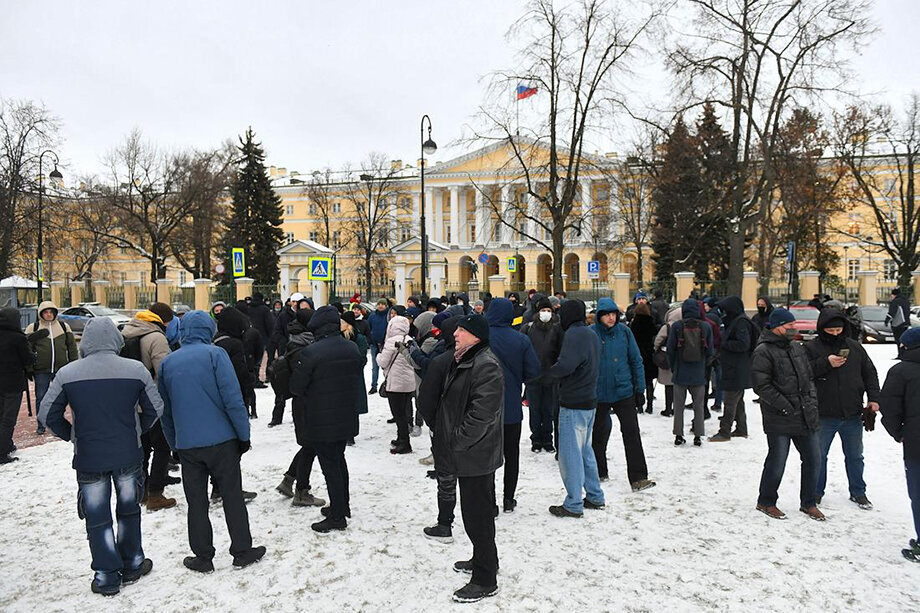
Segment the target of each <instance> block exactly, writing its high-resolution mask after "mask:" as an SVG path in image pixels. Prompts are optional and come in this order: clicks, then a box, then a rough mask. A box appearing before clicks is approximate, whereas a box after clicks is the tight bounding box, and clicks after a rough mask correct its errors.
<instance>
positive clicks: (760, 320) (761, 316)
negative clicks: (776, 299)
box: [751, 296, 773, 330]
mask: <svg viewBox="0 0 920 613" xmlns="http://www.w3.org/2000/svg"><path fill="white" fill-rule="evenodd" d="M761 300H763V301H764V302H765V303H767V308H766V309H765V310H764V312H763V313H761V312H760V309H758V310H757V313H755V314H754V316H753V317H751V321H753V322H754V325H755V326H757V328H758V329H760V330H763V329H764V328H766V327H767V321H768V320H769V319H770V313H772V312H773V303H772V302H770V298H769V297H767V296H760V297H758V298H757V302H760V301H761Z"/></svg>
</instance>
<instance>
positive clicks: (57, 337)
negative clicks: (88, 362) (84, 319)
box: [26, 300, 77, 373]
mask: <svg viewBox="0 0 920 613" xmlns="http://www.w3.org/2000/svg"><path fill="white" fill-rule="evenodd" d="M48 309H51V310H52V311H53V312H54V319H52V320H51V321H45V320H44V319H42V318H41V314H42V312H44V311H46V310H48ZM38 314H39V317H38V321H36V322H34V323H31V324H29V325H28V326H27V327H26V336H28V335H29V334H32V333H33V332H37V331H38V330H48V336H46V337H45V338H43V339H40V340H39V341H37V342H35V343H33V346H34V347H35V370H34V372H40V373H49V372H50V373H55V372H57V371H59V370H60V369H62V368H63V367H64V366H66V365H67V364H69V363H70V362H73V361H74V360H76V359H77V341H76V339H75V338H74V335H73V332H71V330H70V326H68V325H67V324H66V323H64V322H63V321H61V320H60V319H58V316H57V315H58V308H57V307H56V306H55V305H54V303H53V302H51V301H50V300H46V301H44V302H42V303H41V304H40V305H38Z"/></svg>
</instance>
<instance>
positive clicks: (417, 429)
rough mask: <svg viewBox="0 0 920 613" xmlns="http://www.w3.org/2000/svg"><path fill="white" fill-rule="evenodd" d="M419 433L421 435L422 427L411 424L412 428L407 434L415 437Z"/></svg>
mask: <svg viewBox="0 0 920 613" xmlns="http://www.w3.org/2000/svg"><path fill="white" fill-rule="evenodd" d="M421 435H422V427H421V426H412V430H411V431H410V432H409V436H411V437H416V436H421Z"/></svg>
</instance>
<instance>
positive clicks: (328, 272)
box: [307, 257, 332, 281]
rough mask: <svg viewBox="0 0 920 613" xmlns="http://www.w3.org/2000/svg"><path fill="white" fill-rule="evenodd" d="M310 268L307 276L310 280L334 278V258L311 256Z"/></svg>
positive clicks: (329, 279)
mask: <svg viewBox="0 0 920 613" xmlns="http://www.w3.org/2000/svg"><path fill="white" fill-rule="evenodd" d="M309 263H310V269H309V271H308V274H307V278H309V279H310V281H331V280H332V258H320V257H315V258H310V260H309Z"/></svg>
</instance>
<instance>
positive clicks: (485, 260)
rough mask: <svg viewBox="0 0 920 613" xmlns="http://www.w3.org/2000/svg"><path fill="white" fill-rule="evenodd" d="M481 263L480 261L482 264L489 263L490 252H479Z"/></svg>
mask: <svg viewBox="0 0 920 613" xmlns="http://www.w3.org/2000/svg"><path fill="white" fill-rule="evenodd" d="M479 263H480V264H488V263H489V254H488V253H480V254H479Z"/></svg>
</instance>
